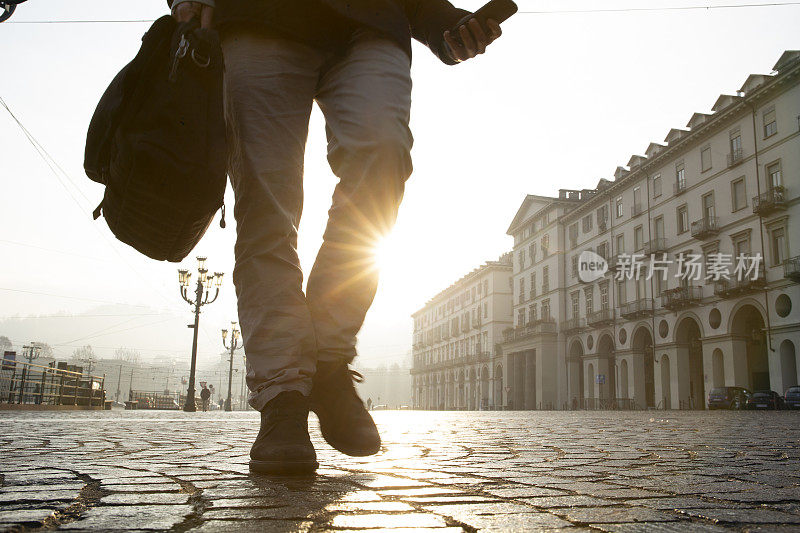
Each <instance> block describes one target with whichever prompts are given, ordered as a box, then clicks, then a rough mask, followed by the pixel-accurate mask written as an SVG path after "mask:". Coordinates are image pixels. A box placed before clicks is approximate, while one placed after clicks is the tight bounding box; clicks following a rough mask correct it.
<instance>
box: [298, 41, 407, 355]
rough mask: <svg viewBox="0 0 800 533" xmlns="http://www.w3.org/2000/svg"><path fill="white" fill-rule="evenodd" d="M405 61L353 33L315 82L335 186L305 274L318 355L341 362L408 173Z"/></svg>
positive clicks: (350, 347) (392, 47)
mask: <svg viewBox="0 0 800 533" xmlns="http://www.w3.org/2000/svg"><path fill="white" fill-rule="evenodd" d="M409 63H410V61H409V58H408V56H407V55H406V54H405V52H403V50H402V49H401V48H400V47H399V46H397V45H396V44H394V42H392V41H389V40H388V39H382V38H377V37H370V36H369V35H368V34H366V35H365V36H363V37H362V38H361V39H359V40H358V41H357V42H356V43H355V44H354V45H353V47H352V49H351V50H350V51H349V53H348V54H347V55H346V56H345V57H344V58H342V59H341V60H340V61H339V62H337V63H336V64H335V65H334V66H333V67H332V68H331V69H330V70H328V71H327V72H326V73H325V74H324V75H323V78H322V80H321V84H320V92H319V94H318V96H317V102H318V103H319V106H320V109H322V112H323V113H324V114H325V120H326V123H327V131H328V161H329V162H330V165H331V168H332V169H333V172H334V174H336V176H337V177H338V178H339V180H340V181H339V184H338V185H337V186H336V190H335V191H334V193H333V202H332V206H331V209H330V211H329V214H328V215H329V216H328V225H327V228H326V229H325V234H324V242H323V244H322V247H321V248H320V251H319V254H318V255H317V259H316V262H315V263H314V268H313V269H312V271H311V274H310V275H309V278H308V304H309V307H310V309H311V316H312V318H313V323H314V328H315V331H316V335H317V347H318V357H319V360H320V361H324V362H347V363H349V362H350V361H352V360H353V357H355V355H356V349H355V345H356V334H357V333H358V331H359V330H360V329H361V325H362V324H363V322H364V317H365V316H366V313H367V310H368V309H369V307H370V305H371V304H372V300H373V298H374V297H375V292H376V290H377V287H378V271H377V268H376V265H375V257H374V252H375V245H376V244H377V243H378V242H379V240H380V239H381V238H382V237H383V236H385V235H386V234H387V233H388V232H389V231H390V230H391V229H392V226H393V225H394V222H395V219H396V218H397V210H398V208H399V206H400V201H401V200H402V197H403V190H404V187H405V182H406V180H407V179H408V177H409V176H410V175H411V170H412V166H411V155H410V151H411V145H412V143H413V138H412V136H411V131H410V130H409V128H408V121H409V114H410V108H411V76H410V64H409Z"/></svg>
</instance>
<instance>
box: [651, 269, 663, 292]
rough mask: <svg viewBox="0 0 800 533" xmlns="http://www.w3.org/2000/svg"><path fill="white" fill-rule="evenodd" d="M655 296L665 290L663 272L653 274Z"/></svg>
mask: <svg viewBox="0 0 800 533" xmlns="http://www.w3.org/2000/svg"><path fill="white" fill-rule="evenodd" d="M652 279H653V297H654V298H655V297H656V296H661V293H662V292H664V283H665V282H664V275H663V274H662V273H661V272H658V273H655V274H653V278H652Z"/></svg>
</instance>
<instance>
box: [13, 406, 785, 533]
mask: <svg viewBox="0 0 800 533" xmlns="http://www.w3.org/2000/svg"><path fill="white" fill-rule="evenodd" d="M375 418H376V421H377V422H378V425H379V426H380V428H381V431H382V434H383V438H384V447H383V450H382V451H381V453H380V454H379V455H377V456H375V457H371V458H360V459H355V458H350V457H345V456H343V455H340V454H338V453H337V452H335V451H334V450H332V449H331V448H330V447H328V446H327V445H326V444H324V443H323V441H322V439H321V437H320V436H319V432H318V431H317V429H316V421H313V422H312V424H311V425H312V430H313V434H312V438H313V439H314V442H315V444H316V445H317V450H318V453H319V460H320V464H321V467H320V470H319V472H318V475H317V476H316V477H313V478H307V479H289V478H268V477H263V476H254V475H250V474H249V473H248V468H247V452H248V451H249V445H250V443H251V441H252V439H253V438H254V437H255V434H256V432H257V429H258V418H257V416H256V413H252V412H251V413H196V414H193V415H189V414H185V413H182V412H174V413H173V412H142V411H139V412H135V411H127V412H121V411H113V412H98V413H29V412H8V411H6V412H1V413H0V472H2V475H1V476H0V530H11V531H14V530H30V529H38V528H46V529H55V528H59V529H72V530H104V531H107V530H170V531H174V532H183V531H190V530H191V531H297V530H302V531H320V530H331V529H334V530H356V529H358V530H366V529H378V528H395V530H396V531H402V530H409V531H410V530H413V531H418V530H427V529H430V530H432V531H437V532H450V531H464V530H465V531H475V530H481V531H483V530H504V531H522V530H526V531H527V530H548V531H550V530H567V531H570V532H578V531H598V530H599V531H620V532H633V531H648V532H649V531H665V532H666V531H684V530H686V529H688V528H692V529H693V530H699V531H722V530H731V529H733V530H765V531H783V530H785V531H798V530H800V413H798V412H775V413H754V412H744V413H736V412H698V413H690V412H663V411H662V412H613V413H612V412H589V413H585V412H578V413H558V412H525V413H505V412H500V413H491V412H489V413H486V412H484V413H443V412H413V411H400V412H391V411H382V412H377V413H375Z"/></svg>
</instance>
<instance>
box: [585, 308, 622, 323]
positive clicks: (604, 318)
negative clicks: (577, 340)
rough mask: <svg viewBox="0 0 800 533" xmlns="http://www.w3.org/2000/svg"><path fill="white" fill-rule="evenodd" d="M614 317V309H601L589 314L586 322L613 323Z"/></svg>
mask: <svg viewBox="0 0 800 533" xmlns="http://www.w3.org/2000/svg"><path fill="white" fill-rule="evenodd" d="M614 319H615V316H614V310H613V309H600V310H599V311H595V312H594V313H589V316H588V317H586V322H587V323H588V324H589V325H590V326H602V325H604V324H613V323H614Z"/></svg>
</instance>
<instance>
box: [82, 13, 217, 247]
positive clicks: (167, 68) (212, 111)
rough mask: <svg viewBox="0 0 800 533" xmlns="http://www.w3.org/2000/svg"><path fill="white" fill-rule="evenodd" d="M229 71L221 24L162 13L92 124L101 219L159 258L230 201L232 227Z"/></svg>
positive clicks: (89, 145)
mask: <svg viewBox="0 0 800 533" xmlns="http://www.w3.org/2000/svg"><path fill="white" fill-rule="evenodd" d="M222 72H223V64H222V52H221V50H220V46H219V37H218V35H217V33H216V32H215V31H213V30H206V29H200V28H199V27H198V23H197V22H196V21H195V20H192V21H191V22H185V23H181V24H178V23H177V22H176V21H175V20H174V19H173V18H172V17H170V16H164V17H161V18H160V19H158V20H157V21H155V23H153V25H152V26H151V27H150V29H149V30H148V31H147V33H145V35H144V37H142V47H141V49H140V50H139V52H138V54H136V57H135V58H134V59H133V60H132V61H131V62H130V63H129V64H128V65H127V66H125V68H123V69H122V70H121V71H120V72H119V74H117V76H116V77H115V78H114V80H113V81H112V82H111V85H109V87H108V89H106V91H105V93H104V94H103V96H102V98H101V99H100V102H99V103H98V105H97V109H96V110H95V112H94V115H93V116H92V120H91V123H90V124H89V132H88V134H87V136H86V153H85V158H84V169H85V170H86V175H87V176H89V178H91V179H92V180H94V181H96V182H98V183H102V184H103V185H105V186H106V190H105V194H104V195H103V201H102V202H101V204H100V205H99V206H98V207H97V209H96V210H95V212H94V218H95V219H97V218H98V217H99V216H100V213H101V212H102V214H103V216H104V217H105V219H106V222H107V223H108V227H109V228H110V229H111V231H112V232H113V233H114V235H115V236H116V237H117V238H118V239H119V240H121V241H122V242H124V243H127V244H129V245H131V246H133V247H134V248H136V249H137V250H138V251H140V252H142V253H143V254H145V255H147V256H148V257H151V258H153V259H158V260H167V261H174V262H178V261H181V260H182V259H183V258H184V257H186V256H187V255H188V254H189V252H191V250H192V249H193V248H194V247H195V245H196V244H197V243H198V242H199V241H200V238H201V237H202V236H203V234H204V233H205V232H206V229H208V226H209V225H210V224H211V221H212V220H213V218H214V214H215V213H216V211H217V210H218V209H219V208H220V207H222V220H221V222H220V225H221V226H222V227H225V209H224V206H223V195H224V193H225V185H226V180H227V178H226V160H227V146H226V144H225V124H224V115H223V107H222Z"/></svg>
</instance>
